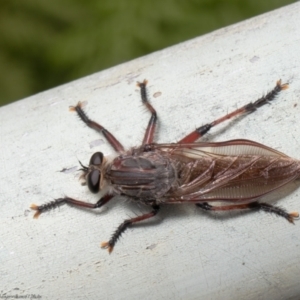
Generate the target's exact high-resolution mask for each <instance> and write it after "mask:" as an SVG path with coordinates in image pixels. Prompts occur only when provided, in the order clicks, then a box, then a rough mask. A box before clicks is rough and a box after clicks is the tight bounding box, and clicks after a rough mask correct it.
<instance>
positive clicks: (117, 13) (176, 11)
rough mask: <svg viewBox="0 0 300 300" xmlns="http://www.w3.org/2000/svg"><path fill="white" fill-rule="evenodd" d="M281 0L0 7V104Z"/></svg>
mask: <svg viewBox="0 0 300 300" xmlns="http://www.w3.org/2000/svg"><path fill="white" fill-rule="evenodd" d="M292 2H295V1H288V0H268V1H257V0H243V1H241V0H151V1H142V0H109V1H108V0H107V1H105V0H85V1H81V0H51V1H49V0H26V1H22V0H0V7H1V9H0V44H1V48H0V69H1V73H0V105H3V104H5V103H8V102H11V101H14V100H17V99H21V98H24V97H26V96H29V95H31V94H34V93H37V92H39V91H43V90H46V89H49V88H51V87H54V86H57V85H60V84H62V83H65V82H68V81H71V80H73V79H76V78H80V77H82V76H84V75H88V74H91V73H94V72H97V71H100V70H102V69H105V68H108V67H110V66H113V65H117V64H119V63H121V62H124V61H127V60H130V59H133V58H135V57H138V56H142V55H145V54H147V53H150V52H153V51H155V50H159V49H162V48H165V47H167V46H170V45H173V44H176V43H178V42H182V41H185V40H188V39H190V38H193V37H196V36H199V35H201V34H203V33H206V32H209V31H212V30H214V29H217V28H220V27H223V26H226V25H229V24H232V23H235V22H238V21H241V20H243V19H246V18H249V17H252V16H255V15H258V14H261V13H264V12H267V11H270V10H272V9H275V8H278V7H280V6H283V5H286V4H289V3H292Z"/></svg>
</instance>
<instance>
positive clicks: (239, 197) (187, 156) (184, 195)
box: [153, 139, 299, 203]
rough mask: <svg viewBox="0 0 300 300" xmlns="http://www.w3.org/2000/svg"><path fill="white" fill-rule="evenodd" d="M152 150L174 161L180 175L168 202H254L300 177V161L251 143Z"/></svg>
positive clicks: (171, 145) (169, 146)
mask: <svg viewBox="0 0 300 300" xmlns="http://www.w3.org/2000/svg"><path fill="white" fill-rule="evenodd" d="M153 147H154V149H155V150H156V151H159V152H161V153H164V155H168V156H169V157H170V158H171V161H172V162H173V164H174V166H175V169H176V171H177V175H178V180H177V182H176V184H175V185H174V187H173V188H172V189H171V190H170V191H169V192H168V194H167V195H166V200H165V201H166V202H173V203H174V202H185V201H188V202H201V201H232V202H236V201H239V202H251V201H253V200H254V199H257V198H260V197H262V196H264V195H266V194H268V193H270V192H272V191H274V190H276V189H278V188H280V187H282V186H283V185H285V184H287V183H288V182H290V181H292V180H294V179H295V178H297V177H298V174H299V161H298V160H295V159H292V158H290V157H289V156H287V155H285V154H283V153H281V152H279V151H276V150H274V149H272V148H269V147H267V146H265V145H262V144H259V143H256V142H253V141H250V140H242V139H240V140H231V141H227V142H220V143H192V144H157V145H153Z"/></svg>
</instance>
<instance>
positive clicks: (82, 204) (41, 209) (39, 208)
mask: <svg viewBox="0 0 300 300" xmlns="http://www.w3.org/2000/svg"><path fill="white" fill-rule="evenodd" d="M113 196H114V195H110V194H106V195H105V196H103V197H101V198H100V199H99V200H98V201H97V202H96V203H88V202H84V201H80V200H75V199H73V198H69V197H65V198H58V199H55V200H53V201H51V202H48V203H45V204H42V205H36V204H31V206H30V208H31V209H33V210H36V213H35V214H34V216H33V217H34V218H35V219H37V218H38V217H39V215H40V214H41V213H43V212H45V211H48V210H50V209H53V208H56V207H58V206H60V205H63V204H71V205H74V206H80V207H86V208H92V209H94V208H98V207H101V206H103V205H104V204H106V203H107V202H108V201H109V200H111V199H112V198H113Z"/></svg>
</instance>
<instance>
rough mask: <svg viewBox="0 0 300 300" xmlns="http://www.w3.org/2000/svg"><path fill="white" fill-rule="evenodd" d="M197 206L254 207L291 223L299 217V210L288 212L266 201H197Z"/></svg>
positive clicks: (221, 209)
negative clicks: (241, 202) (219, 204)
mask: <svg viewBox="0 0 300 300" xmlns="http://www.w3.org/2000/svg"><path fill="white" fill-rule="evenodd" d="M196 206H198V207H200V208H202V209H204V210H207V211H226V210H236V209H253V210H263V211H265V212H269V213H274V214H276V215H277V216H280V217H283V218H285V219H286V220H288V221H289V222H290V223H293V224H294V220H295V219H296V218H298V217H299V213H298V212H291V213H288V212H287V211H286V210H284V209H282V208H280V207H278V206H274V205H271V204H268V203H264V202H257V201H255V202H251V203H246V204H236V205H224V206H212V205H210V204H208V203H207V202H203V203H196Z"/></svg>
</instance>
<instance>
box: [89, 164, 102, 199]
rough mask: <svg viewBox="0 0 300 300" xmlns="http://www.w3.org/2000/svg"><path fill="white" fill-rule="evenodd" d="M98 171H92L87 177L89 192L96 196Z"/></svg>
mask: <svg viewBox="0 0 300 300" xmlns="http://www.w3.org/2000/svg"><path fill="white" fill-rule="evenodd" d="M100 177H101V176H100V171H99V170H92V171H91V172H90V173H89V174H88V176H87V184H88V187H89V190H90V191H91V192H92V193H94V194H97V193H98V192H99V189H100Z"/></svg>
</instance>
